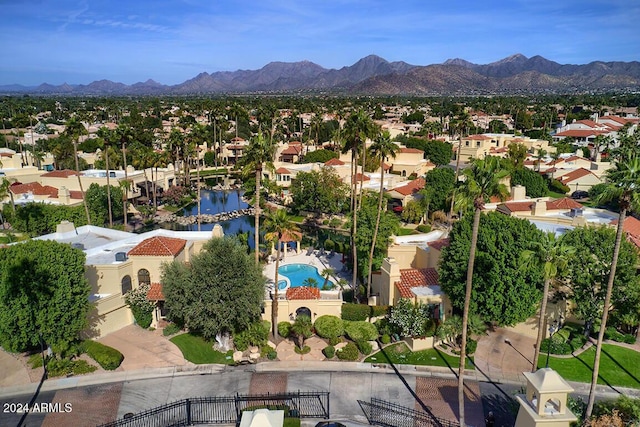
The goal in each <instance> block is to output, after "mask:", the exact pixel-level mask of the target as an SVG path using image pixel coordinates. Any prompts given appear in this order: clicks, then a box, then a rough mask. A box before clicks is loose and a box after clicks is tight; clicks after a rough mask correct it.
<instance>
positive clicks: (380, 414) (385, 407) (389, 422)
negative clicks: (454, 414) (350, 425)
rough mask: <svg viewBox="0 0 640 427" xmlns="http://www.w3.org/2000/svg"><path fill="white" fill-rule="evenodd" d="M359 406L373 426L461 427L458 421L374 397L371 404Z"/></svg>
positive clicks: (363, 403)
mask: <svg viewBox="0 0 640 427" xmlns="http://www.w3.org/2000/svg"><path fill="white" fill-rule="evenodd" d="M358 404H359V405H360V408H361V409H362V412H364V415H365V417H367V420H368V421H369V424H372V425H379V426H384V427H431V426H434V427H460V424H459V423H458V422H457V421H451V420H445V419H444V418H439V417H436V416H434V415H433V414H430V413H428V412H422V411H416V410H415V409H411V408H406V407H404V406H400V405H396V404H395V403H391V402H387V401H386V400H380V399H376V398H374V397H372V398H371V401H370V402H365V401H363V400H358Z"/></svg>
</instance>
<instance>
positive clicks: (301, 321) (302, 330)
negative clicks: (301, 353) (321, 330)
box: [291, 315, 313, 350]
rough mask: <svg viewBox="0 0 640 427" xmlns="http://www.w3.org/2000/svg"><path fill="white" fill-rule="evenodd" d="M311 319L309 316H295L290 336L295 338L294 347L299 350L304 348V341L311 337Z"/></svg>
mask: <svg viewBox="0 0 640 427" xmlns="http://www.w3.org/2000/svg"><path fill="white" fill-rule="evenodd" d="M312 326H313V325H312V323H311V318H310V317H309V316H304V315H302V316H297V317H296V320H295V322H293V325H291V335H293V336H294V337H295V338H296V345H297V346H298V348H299V349H300V350H302V348H303V347H304V340H305V339H306V338H307V337H309V336H311V328H312Z"/></svg>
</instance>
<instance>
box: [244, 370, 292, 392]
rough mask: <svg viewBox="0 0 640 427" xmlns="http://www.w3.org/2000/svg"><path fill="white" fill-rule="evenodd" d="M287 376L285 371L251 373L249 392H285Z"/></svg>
mask: <svg viewBox="0 0 640 427" xmlns="http://www.w3.org/2000/svg"><path fill="white" fill-rule="evenodd" d="M287 376H288V375H287V373H286V372H254V373H253V375H251V383H250V384H249V394H267V393H271V394H273V393H285V392H286V391H287Z"/></svg>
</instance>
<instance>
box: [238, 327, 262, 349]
mask: <svg viewBox="0 0 640 427" xmlns="http://www.w3.org/2000/svg"><path fill="white" fill-rule="evenodd" d="M268 336H269V329H267V328H265V324H264V323H263V322H254V323H252V324H251V325H249V327H248V328H247V329H245V330H244V331H241V332H239V333H236V334H234V335H233V343H234V345H235V346H236V348H237V349H238V350H240V351H245V350H246V349H247V348H249V346H250V345H255V346H258V347H262V346H263V345H264V344H266V343H267V338H268Z"/></svg>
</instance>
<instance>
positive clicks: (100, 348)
mask: <svg viewBox="0 0 640 427" xmlns="http://www.w3.org/2000/svg"><path fill="white" fill-rule="evenodd" d="M83 347H84V351H85V352H86V353H87V354H88V355H89V357H91V358H92V359H93V360H95V361H96V362H98V364H99V365H100V366H102V368H103V369H106V370H107V371H113V370H114V369H116V368H117V367H118V366H120V364H121V363H122V361H123V360H124V356H123V355H122V353H120V352H119V351H118V350H116V349H115V348H113V347H109V346H107V345H104V344H100V343H99V342H97V341H85V342H84V343H83Z"/></svg>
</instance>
